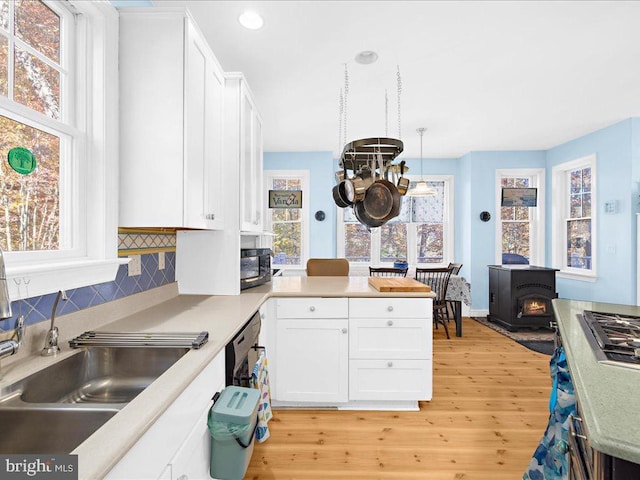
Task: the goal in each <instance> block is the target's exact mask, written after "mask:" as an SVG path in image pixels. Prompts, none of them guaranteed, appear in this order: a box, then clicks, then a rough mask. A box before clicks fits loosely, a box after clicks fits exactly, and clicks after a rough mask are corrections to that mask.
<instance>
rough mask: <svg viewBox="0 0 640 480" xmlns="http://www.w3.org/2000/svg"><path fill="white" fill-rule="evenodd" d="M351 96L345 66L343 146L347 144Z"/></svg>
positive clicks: (347, 72) (345, 67) (345, 65)
mask: <svg viewBox="0 0 640 480" xmlns="http://www.w3.org/2000/svg"><path fill="white" fill-rule="evenodd" d="M348 96H349V70H348V68H347V64H346V63H345V64H344V124H343V125H344V137H343V140H344V141H343V142H342V144H343V145H346V144H347V97H348Z"/></svg>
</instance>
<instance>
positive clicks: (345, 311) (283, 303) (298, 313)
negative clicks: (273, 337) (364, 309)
mask: <svg viewBox="0 0 640 480" xmlns="http://www.w3.org/2000/svg"><path fill="white" fill-rule="evenodd" d="M276 312H277V313H276V315H277V317H278V318H347V317H348V315H349V301H348V299H347V298H321V297H317V298H309V297H305V298H278V299H277V301H276Z"/></svg>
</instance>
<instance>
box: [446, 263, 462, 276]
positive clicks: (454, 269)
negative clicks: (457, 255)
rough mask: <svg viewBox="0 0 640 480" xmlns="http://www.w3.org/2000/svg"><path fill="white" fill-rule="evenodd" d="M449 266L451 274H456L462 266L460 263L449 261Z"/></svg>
mask: <svg viewBox="0 0 640 480" xmlns="http://www.w3.org/2000/svg"><path fill="white" fill-rule="evenodd" d="M449 268H451V269H452V270H451V275H458V274H459V273H460V269H461V268H462V264H461V263H449Z"/></svg>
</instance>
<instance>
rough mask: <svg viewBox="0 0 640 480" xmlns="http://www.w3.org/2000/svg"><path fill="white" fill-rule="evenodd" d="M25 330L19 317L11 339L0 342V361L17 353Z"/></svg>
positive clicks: (0, 371)
mask: <svg viewBox="0 0 640 480" xmlns="http://www.w3.org/2000/svg"><path fill="white" fill-rule="evenodd" d="M25 328H26V327H25V326H24V317H23V316H22V315H20V316H19V317H18V319H17V320H16V329H15V331H14V332H13V337H12V338H11V339H9V340H2V341H1V342H0V359H2V358H5V357H9V356H11V355H14V354H16V353H18V349H19V348H20V345H22V338H23V337H24V330H25ZM0 378H2V369H0Z"/></svg>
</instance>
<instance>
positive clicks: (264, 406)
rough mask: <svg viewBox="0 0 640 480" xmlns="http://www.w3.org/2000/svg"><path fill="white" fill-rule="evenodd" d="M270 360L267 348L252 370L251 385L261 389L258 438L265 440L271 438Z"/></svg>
mask: <svg viewBox="0 0 640 480" xmlns="http://www.w3.org/2000/svg"><path fill="white" fill-rule="evenodd" d="M268 366H269V362H268V361H267V355H266V353H265V350H262V351H261V352H260V356H259V357H258V361H257V362H256V364H255V365H254V367H253V371H252V372H251V387H252V388H257V389H258V390H260V404H259V405H258V428H257V429H256V440H257V441H258V442H264V441H265V440H266V439H267V438H269V427H268V426H267V422H268V421H269V420H271V417H272V416H273V413H271V390H270V389H269V369H268Z"/></svg>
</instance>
